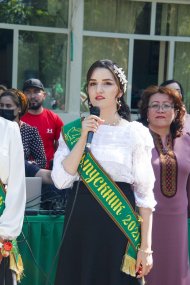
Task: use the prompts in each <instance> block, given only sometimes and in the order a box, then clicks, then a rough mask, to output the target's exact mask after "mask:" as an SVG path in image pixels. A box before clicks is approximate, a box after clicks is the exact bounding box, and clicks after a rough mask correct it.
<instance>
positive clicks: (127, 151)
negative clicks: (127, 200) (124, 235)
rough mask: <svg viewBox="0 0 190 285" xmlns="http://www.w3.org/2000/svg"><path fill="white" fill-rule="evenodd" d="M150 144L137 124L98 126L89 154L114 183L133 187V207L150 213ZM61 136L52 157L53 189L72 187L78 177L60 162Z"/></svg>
mask: <svg viewBox="0 0 190 285" xmlns="http://www.w3.org/2000/svg"><path fill="white" fill-rule="evenodd" d="M152 148H153V140H152V137H151V135H150V133H149V131H148V129H147V128H145V127H144V126H143V125H142V124H141V123H138V122H131V123H127V122H126V124H124V125H121V126H107V125H101V126H99V128H98V130H97V132H96V133H94V136H93V140H92V144H91V151H92V154H93V155H94V157H95V158H96V159H97V161H98V162H99V163H100V165H101V166H102V167H103V168H104V170H105V171H106V172H107V173H108V174H109V175H110V176H111V178H112V179H113V180H114V181H117V182H127V183H130V184H132V185H133V188H134V194H135V200H136V205H137V206H138V207H145V208H151V209H154V207H155V205H156V201H155V199H154V195H153V187H154V181H155V178H154V172H153V169H152V165H151V150H152ZM69 152H70V151H69V149H68V147H67V145H66V144H65V142H64V140H63V138H62V136H60V139H59V147H58V149H57V151H56V153H55V156H54V163H53V170H52V174H51V175H52V179H53V181H54V183H55V185H56V187H57V188H59V189H63V188H69V187H72V185H73V182H74V181H76V180H78V178H79V176H78V174H77V173H76V175H74V176H72V175H70V174H69V173H67V172H66V171H65V170H64V168H63V165H62V161H63V160H64V158H65V157H66V156H67V155H68V154H69Z"/></svg>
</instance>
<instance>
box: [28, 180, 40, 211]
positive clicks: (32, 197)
mask: <svg viewBox="0 0 190 285" xmlns="http://www.w3.org/2000/svg"><path fill="white" fill-rule="evenodd" d="M41 192H42V178H41V177H26V209H25V212H26V214H35V213H36V214H37V213H38V212H39V210H40V202H41Z"/></svg>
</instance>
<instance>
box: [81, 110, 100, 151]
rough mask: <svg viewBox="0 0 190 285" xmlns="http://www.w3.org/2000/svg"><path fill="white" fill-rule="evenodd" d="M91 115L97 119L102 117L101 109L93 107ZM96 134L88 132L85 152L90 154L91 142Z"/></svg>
mask: <svg viewBox="0 0 190 285" xmlns="http://www.w3.org/2000/svg"><path fill="white" fill-rule="evenodd" d="M90 114H91V115H96V116H97V117H99V116H100V108H99V107H91V108H90ZM93 135H94V132H92V131H90V132H88V136H87V140H86V146H85V152H86V153H87V152H89V151H90V148H91V142H92V138H93Z"/></svg>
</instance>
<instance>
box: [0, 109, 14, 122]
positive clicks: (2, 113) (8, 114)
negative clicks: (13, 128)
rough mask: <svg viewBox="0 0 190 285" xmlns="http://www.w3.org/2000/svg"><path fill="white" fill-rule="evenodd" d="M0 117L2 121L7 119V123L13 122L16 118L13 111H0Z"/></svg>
mask: <svg viewBox="0 0 190 285" xmlns="http://www.w3.org/2000/svg"><path fill="white" fill-rule="evenodd" d="M0 117H3V118H4V119H7V120H9V121H14V120H15V118H16V116H15V114H14V110H8V109H0Z"/></svg>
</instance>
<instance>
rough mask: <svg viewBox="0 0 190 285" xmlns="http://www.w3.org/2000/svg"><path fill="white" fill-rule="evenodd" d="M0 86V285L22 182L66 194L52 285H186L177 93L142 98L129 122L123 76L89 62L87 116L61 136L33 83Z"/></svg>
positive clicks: (181, 113)
mask: <svg viewBox="0 0 190 285" xmlns="http://www.w3.org/2000/svg"><path fill="white" fill-rule="evenodd" d="M1 86H2V88H1ZM1 86H0V134H1V141H0V144H1V148H0V284H4V283H5V284H6V285H15V284H17V281H19V280H20V278H21V276H22V274H23V268H22V266H21V265H22V260H21V256H20V255H19V252H18V247H17V245H16V238H17V237H18V236H19V234H20V232H21V228H22V223H23V217H24V210H25V191H26V189H25V176H41V177H42V179H43V182H44V183H46V184H47V185H51V188H49V189H50V192H51V191H52V192H53V191H60V190H58V189H61V191H60V192H61V193H64V195H65V189H68V188H69V190H68V191H67V195H68V198H67V199H68V200H67V203H66V211H65V220H64V231H63V238H62V244H61V247H60V251H59V259H58V265H57V272H56V277H55V285H63V284H64V285H76V284H77V285H100V284H103V285H116V284H117V285H132V284H133V285H140V284H141V285H142V284H144V283H146V284H147V285H160V284H164V285H189V284H190V267H189V256H188V224H187V218H188V212H189V213H190V151H189V146H190V132H189V130H190V127H189V115H188V114H187V111H186V108H185V105H184V102H183V100H184V91H183V88H182V86H181V84H180V83H179V82H178V81H176V80H167V81H165V82H163V83H162V84H161V85H160V86H154V85H153V86H149V87H148V88H146V89H145V90H144V91H143V94H142V97H141V102H140V104H139V110H140V119H139V120H138V122H137V121H131V119H130V110H129V107H128V106H127V104H126V103H125V98H124V96H125V93H126V88H127V78H126V75H125V73H124V71H123V69H122V68H121V67H120V66H119V65H118V64H117V63H114V62H113V61H111V60H107V59H106V60H98V61H96V62H94V63H93V64H92V65H91V66H90V68H89V70H88V72H87V76H86V85H85V93H86V95H87V103H88V106H89V111H90V112H89V115H87V116H86V117H85V118H79V119H77V120H75V121H73V122H70V123H69V124H67V125H65V126H63V125H64V124H63V122H62V120H61V119H60V118H59V117H58V115H56V114H55V113H54V112H52V111H50V110H47V109H45V108H44V107H43V102H44V100H45V98H46V93H45V88H44V86H43V84H42V82H41V81H40V80H39V79H34V78H31V79H28V80H26V81H25V82H24V85H23V90H22V91H21V90H17V89H6V87H5V86H3V85H1ZM87 141H88V144H87ZM15 146H16V149H15ZM44 191H46V190H44ZM50 242H51V241H50ZM12 248H14V249H15V250H12ZM16 249H17V250H16ZM13 260H14V261H15V262H13ZM3 282H4V283H3ZM6 282H7V283H6Z"/></svg>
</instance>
